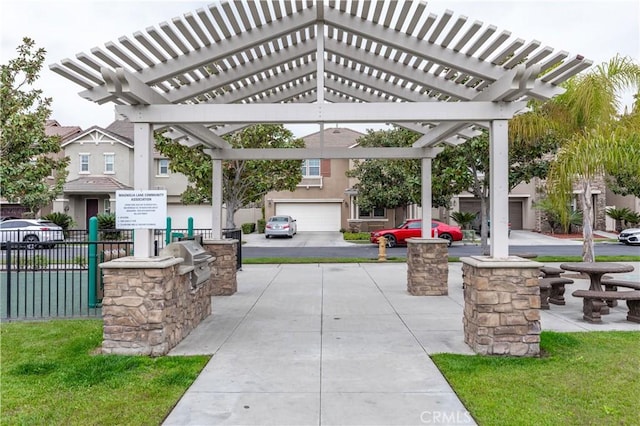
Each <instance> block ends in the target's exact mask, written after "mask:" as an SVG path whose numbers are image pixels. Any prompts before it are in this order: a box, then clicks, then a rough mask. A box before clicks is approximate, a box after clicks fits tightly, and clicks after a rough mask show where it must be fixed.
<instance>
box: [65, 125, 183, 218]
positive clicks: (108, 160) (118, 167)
mask: <svg viewBox="0 0 640 426" xmlns="http://www.w3.org/2000/svg"><path fill="white" fill-rule="evenodd" d="M62 148H63V150H64V153H65V155H66V156H67V157H69V158H70V162H69V168H68V169H69V174H68V176H67V182H66V184H65V185H64V192H63V195H62V197H60V198H59V199H58V200H56V201H55V202H54V211H63V212H66V213H67V214H69V215H70V216H72V217H73V220H74V221H75V223H76V226H77V227H78V228H80V229H88V220H89V218H90V217H92V216H94V215H96V214H98V213H109V212H114V211H115V191H117V190H121V189H132V188H133V170H134V167H135V161H134V156H133V124H131V123H130V122H128V121H120V120H118V121H114V122H113V123H111V124H110V125H109V126H107V127H106V128H101V127H98V126H93V127H91V128H89V129H87V130H85V131H83V132H81V133H79V134H77V135H75V136H74V137H72V138H70V139H68V140H66V141H65V142H64V143H63V144H62ZM154 170H155V175H154V177H153V181H152V188H150V189H163V190H166V191H167V201H168V204H169V205H175V204H180V194H182V192H183V191H184V189H185V188H186V186H187V183H188V181H187V178H186V177H185V176H184V175H182V174H174V173H171V171H170V170H169V160H168V159H167V158H166V157H163V156H162V155H161V154H159V153H158V152H154Z"/></svg>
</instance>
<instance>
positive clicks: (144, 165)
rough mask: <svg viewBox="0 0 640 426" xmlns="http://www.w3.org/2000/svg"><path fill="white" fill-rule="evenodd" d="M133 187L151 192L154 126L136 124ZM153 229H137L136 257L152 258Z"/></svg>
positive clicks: (134, 129)
mask: <svg viewBox="0 0 640 426" xmlns="http://www.w3.org/2000/svg"><path fill="white" fill-rule="evenodd" d="M133 140H134V145H133V163H134V164H135V167H134V168H133V185H134V189H140V190H145V191H147V190H149V189H150V188H151V176H152V174H151V173H152V172H153V146H154V139H153V125H152V124H151V123H135V124H134V125H133ZM153 255H154V253H153V229H136V230H135V237H134V239H133V256H134V257H147V258H149V257H152V256H153Z"/></svg>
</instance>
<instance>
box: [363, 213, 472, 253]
mask: <svg viewBox="0 0 640 426" xmlns="http://www.w3.org/2000/svg"><path fill="white" fill-rule="evenodd" d="M434 229H437V230H438V237H439V238H443V239H445V240H447V241H449V245H451V243H452V242H454V241H462V231H461V230H460V228H459V227H457V226H451V225H447V224H446V223H442V222H438V221H437V220H433V221H431V236H433V235H434V232H433V230H434ZM378 237H385V238H386V239H387V247H395V246H396V245H398V244H407V241H406V240H407V238H421V237H422V219H407V220H405V221H404V222H403V223H402V224H401V225H399V226H398V227H397V228H392V229H382V230H380V231H375V232H372V233H371V237H370V238H369V241H371V242H372V243H374V244H378Z"/></svg>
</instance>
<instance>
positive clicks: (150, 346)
mask: <svg viewBox="0 0 640 426" xmlns="http://www.w3.org/2000/svg"><path fill="white" fill-rule="evenodd" d="M182 262H183V259H182V258H175V257H170V256H162V257H155V258H148V259H147V258H136V257H122V258H119V259H115V260H112V261H110V262H105V263H101V264H100V267H101V268H102V270H103V271H104V298H103V299H102V318H103V321H104V329H103V341H102V353H105V354H121V355H151V356H160V355H165V354H167V353H168V352H169V350H171V349H172V348H173V347H174V346H176V345H177V344H178V343H179V342H180V341H181V340H182V339H184V338H185V337H186V336H187V335H188V334H189V333H190V332H191V330H193V329H194V328H195V327H196V326H197V325H198V324H200V322H201V321H202V320H203V319H204V318H206V317H207V316H208V315H210V314H211V281H210V280H207V281H205V282H203V283H202V284H200V285H198V286H197V287H195V288H194V287H193V286H192V285H191V279H190V274H189V272H191V271H192V270H193V266H182V265H181V263H182Z"/></svg>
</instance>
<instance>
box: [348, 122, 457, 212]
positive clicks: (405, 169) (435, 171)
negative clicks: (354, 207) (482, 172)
mask: <svg viewBox="0 0 640 426" xmlns="http://www.w3.org/2000/svg"><path fill="white" fill-rule="evenodd" d="M418 137H420V135H419V134H418V133H415V132H412V131H410V130H406V129H403V128H400V127H394V128H393V129H390V130H379V131H373V130H369V131H368V133H367V134H366V135H365V136H363V137H361V138H359V139H358V141H357V142H358V144H359V145H360V146H363V147H409V146H411V145H412V144H413V142H415V141H416V140H417V139H418ZM432 175H433V178H432V188H431V190H432V203H433V206H434V207H446V208H448V207H449V203H450V201H451V197H453V196H454V195H456V194H458V193H460V192H461V191H463V190H464V188H465V185H462V186H461V185H459V183H458V182H459V181H460V179H459V175H460V174H459V173H457V172H455V171H453V169H452V168H450V167H449V166H448V165H446V164H444V163H442V162H441V161H439V157H436V158H435V159H434V160H433V163H432ZM347 176H349V177H353V178H356V179H358V182H357V183H356V184H355V185H354V187H355V189H357V190H358V206H359V207H360V208H362V209H364V210H371V209H373V208H376V207H385V208H389V209H393V208H397V207H404V206H407V205H409V204H421V202H422V199H421V197H422V194H421V187H422V178H421V176H422V172H421V164H420V160H418V159H402V160H388V159H369V160H365V161H359V160H356V161H355V162H354V167H353V168H352V169H351V170H350V171H348V172H347ZM456 178H458V179H456Z"/></svg>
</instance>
